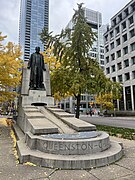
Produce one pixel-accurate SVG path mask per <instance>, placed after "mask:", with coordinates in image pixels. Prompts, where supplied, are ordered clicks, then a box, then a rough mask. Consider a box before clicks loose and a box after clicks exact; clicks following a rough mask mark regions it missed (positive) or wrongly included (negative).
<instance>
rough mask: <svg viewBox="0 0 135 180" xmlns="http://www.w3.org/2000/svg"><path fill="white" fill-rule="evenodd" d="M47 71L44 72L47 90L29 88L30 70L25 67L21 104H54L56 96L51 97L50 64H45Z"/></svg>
mask: <svg viewBox="0 0 135 180" xmlns="http://www.w3.org/2000/svg"><path fill="white" fill-rule="evenodd" d="M45 67H46V71H44V72H43V84H44V87H45V90H29V81H30V70H29V69H27V68H26V67H25V68H23V74H22V85H21V105H22V107H24V106H31V105H32V104H33V103H45V104H46V105H47V106H53V105H54V98H53V97H51V88H50V74H49V69H48V66H47V65H45Z"/></svg>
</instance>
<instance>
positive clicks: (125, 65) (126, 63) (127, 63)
mask: <svg viewBox="0 0 135 180" xmlns="http://www.w3.org/2000/svg"><path fill="white" fill-rule="evenodd" d="M128 66H129V60H128V59H126V60H125V61H124V67H125V68H126V67H128Z"/></svg>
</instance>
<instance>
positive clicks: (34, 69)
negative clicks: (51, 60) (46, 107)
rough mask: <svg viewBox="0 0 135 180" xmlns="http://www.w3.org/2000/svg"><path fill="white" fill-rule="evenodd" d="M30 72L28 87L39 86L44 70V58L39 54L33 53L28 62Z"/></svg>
mask: <svg viewBox="0 0 135 180" xmlns="http://www.w3.org/2000/svg"><path fill="white" fill-rule="evenodd" d="M28 68H30V69H31V72H30V87H32V86H33V87H37V86H41V85H42V82H43V70H45V64H44V58H43V55H42V54H40V53H33V54H31V57H30V59H29V62H28Z"/></svg>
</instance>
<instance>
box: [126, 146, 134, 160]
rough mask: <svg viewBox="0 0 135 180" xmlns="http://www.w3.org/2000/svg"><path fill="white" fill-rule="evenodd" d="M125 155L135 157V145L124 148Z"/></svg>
mask: <svg viewBox="0 0 135 180" xmlns="http://www.w3.org/2000/svg"><path fill="white" fill-rule="evenodd" d="M124 152H125V157H128V158H135V147H131V148H126V149H124Z"/></svg>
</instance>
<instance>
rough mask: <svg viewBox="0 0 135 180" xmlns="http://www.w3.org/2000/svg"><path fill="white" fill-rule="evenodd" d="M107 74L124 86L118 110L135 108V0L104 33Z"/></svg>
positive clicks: (123, 9) (115, 18) (122, 10)
mask: <svg viewBox="0 0 135 180" xmlns="http://www.w3.org/2000/svg"><path fill="white" fill-rule="evenodd" d="M104 41H105V74H106V75H107V76H108V77H109V78H111V79H112V80H113V81H114V82H115V81H117V82H120V83H121V84H122V86H123V93H122V98H121V100H120V101H117V103H116V108H117V109H118V110H135V0H131V1H130V2H129V3H128V4H127V5H126V6H125V7H124V8H122V9H121V10H120V11H119V12H118V13H117V14H116V15H114V16H113V17H112V18H111V26H110V27H108V29H107V32H106V33H105V34H104Z"/></svg>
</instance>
